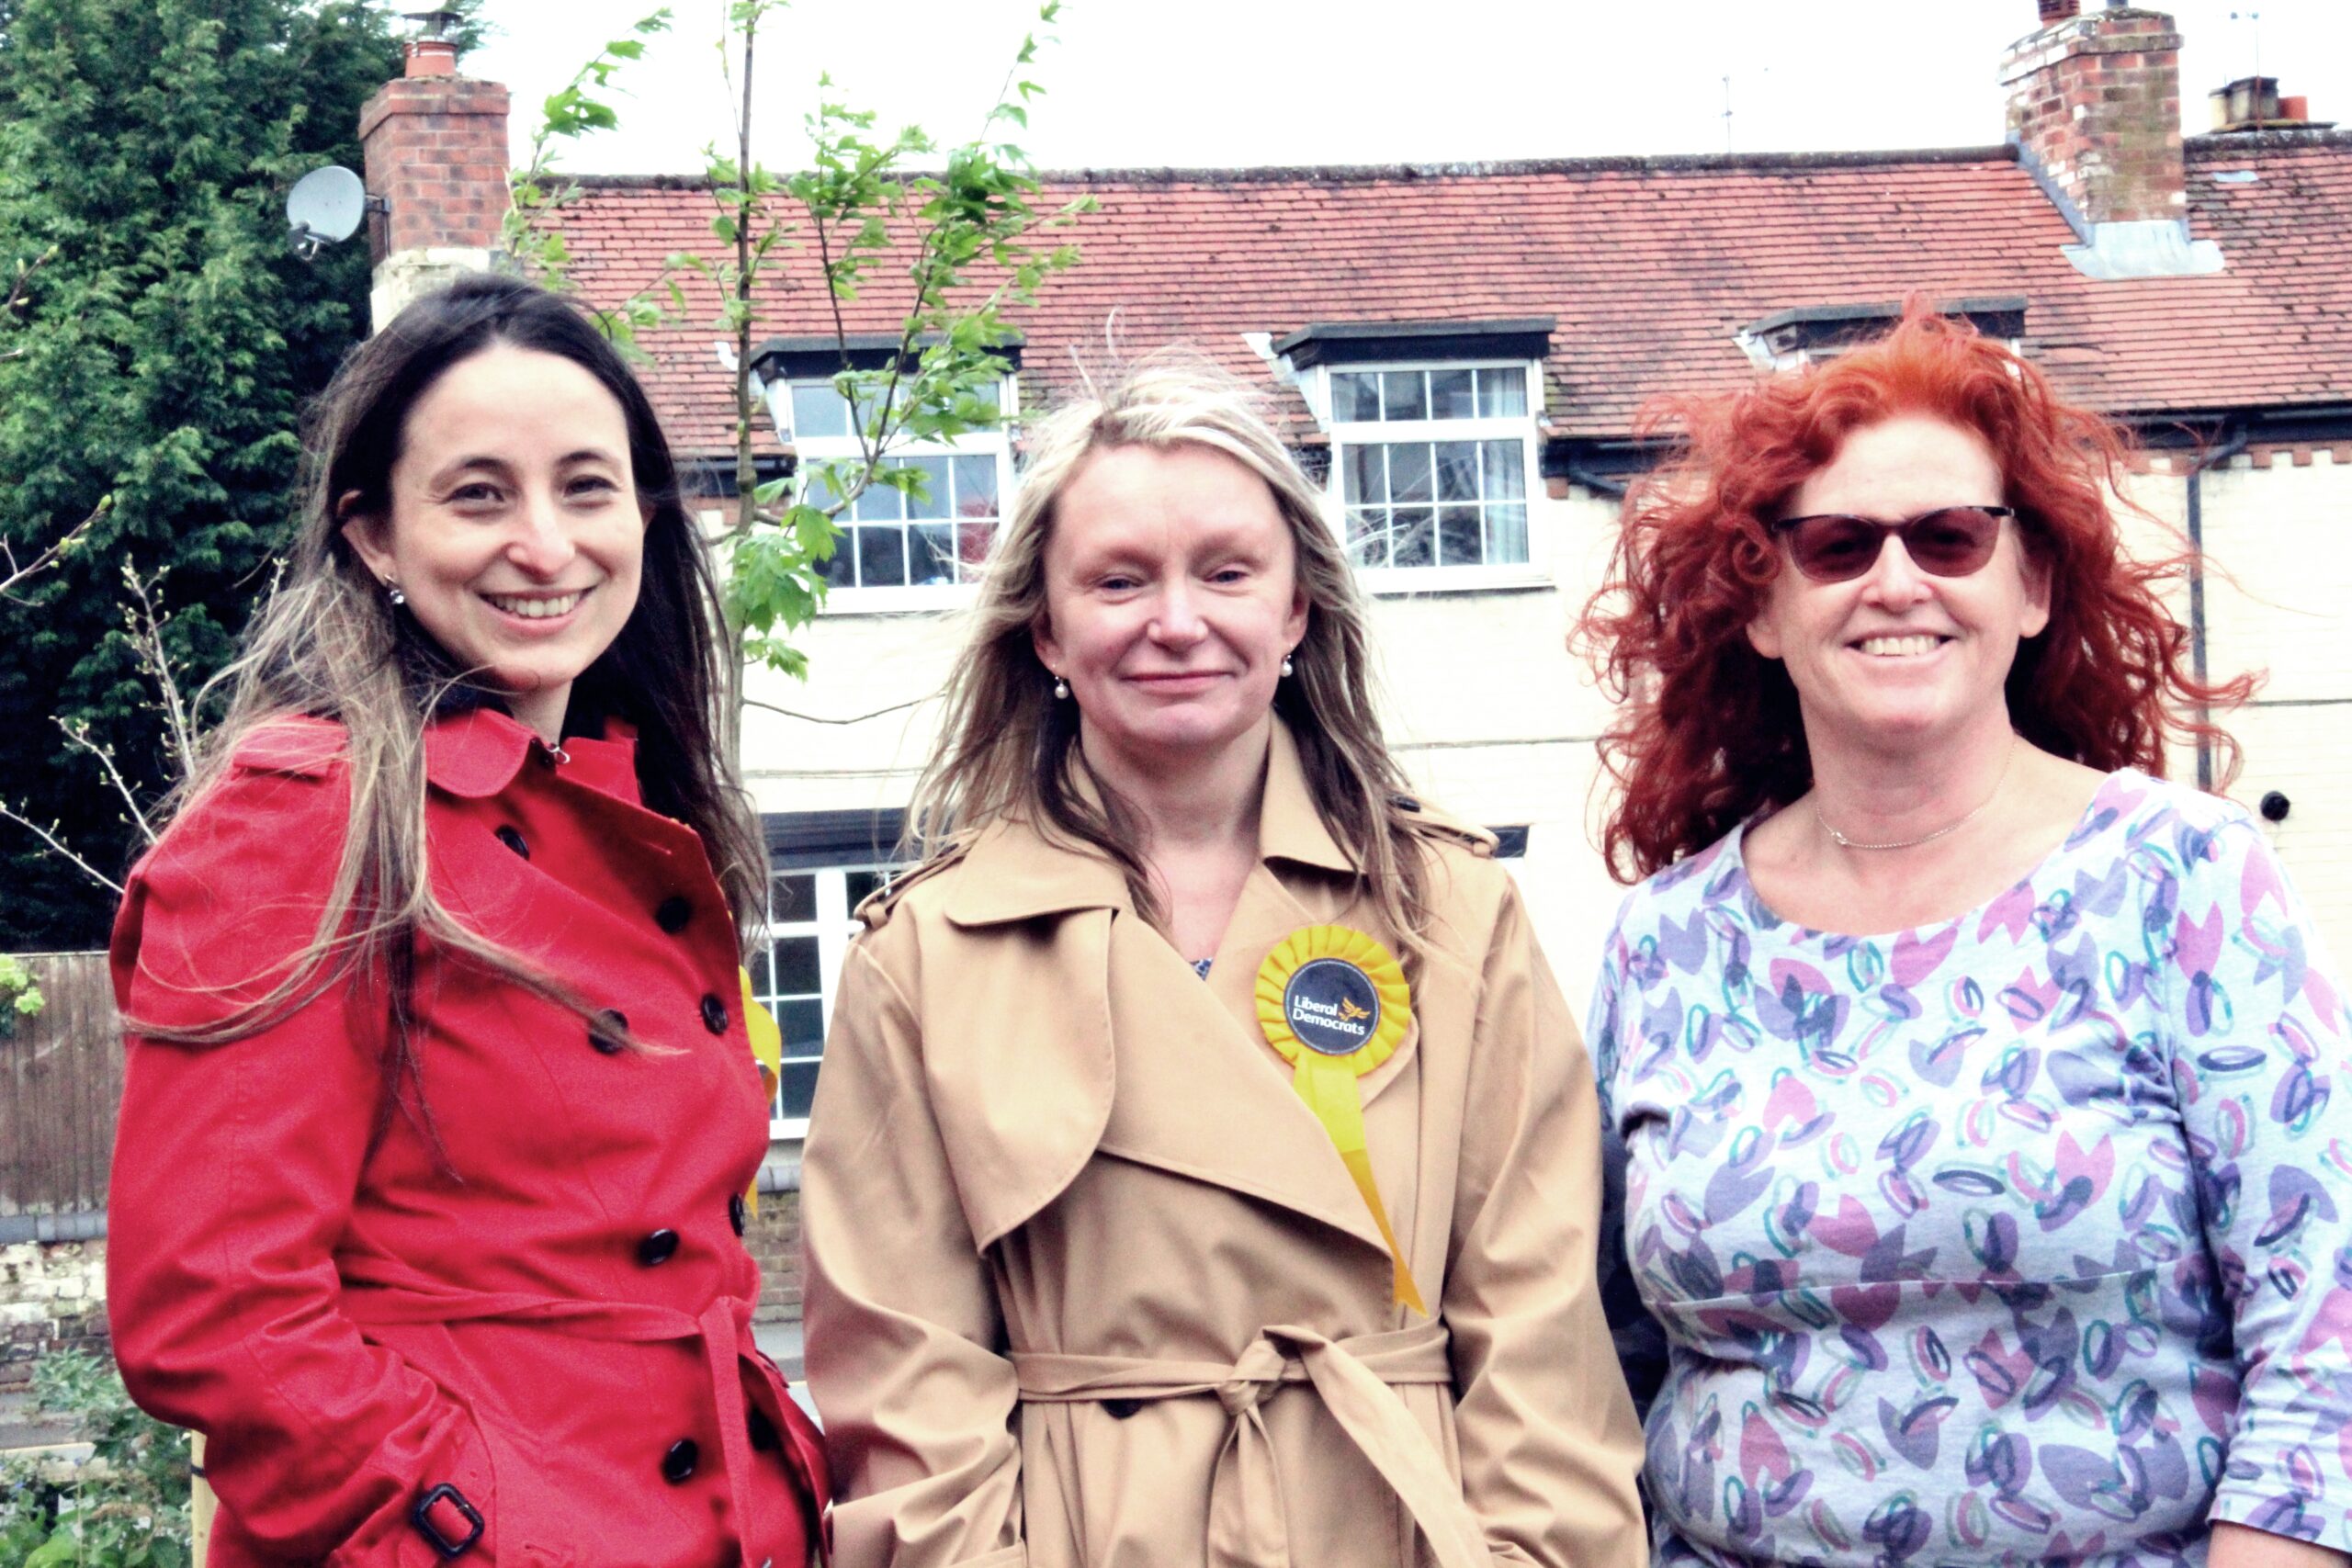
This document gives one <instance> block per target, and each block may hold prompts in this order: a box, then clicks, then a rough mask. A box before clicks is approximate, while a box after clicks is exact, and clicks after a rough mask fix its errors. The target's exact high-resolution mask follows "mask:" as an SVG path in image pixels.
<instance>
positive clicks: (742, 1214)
mask: <svg viewBox="0 0 2352 1568" xmlns="http://www.w3.org/2000/svg"><path fill="white" fill-rule="evenodd" d="M749 1213H750V1208H749V1205H747V1204H746V1203H745V1202H744V1201H743V1195H742V1194H741V1192H729V1194H728V1195H727V1223H728V1224H730V1225H733V1226H734V1227H735V1234H736V1235H742V1234H743V1226H744V1223H745V1221H746V1219H747V1218H748V1216H749Z"/></svg>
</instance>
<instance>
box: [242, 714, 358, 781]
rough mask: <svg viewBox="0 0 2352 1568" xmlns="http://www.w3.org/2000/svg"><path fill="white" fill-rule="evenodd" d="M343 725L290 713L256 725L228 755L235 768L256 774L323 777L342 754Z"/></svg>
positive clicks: (310, 777) (329, 720)
mask: <svg viewBox="0 0 2352 1568" xmlns="http://www.w3.org/2000/svg"><path fill="white" fill-rule="evenodd" d="M343 747H344V729H343V726H341V725H340V724H337V723H335V722H334V721H333V720H332V719H324V718H312V717H310V716H307V715H300V714H289V715H287V716H284V717H281V718H273V719H269V720H266V721H265V722H263V723H261V724H257V725H255V726H254V728H252V729H251V730H250V731H248V732H247V733H246V735H245V737H244V738H243V739H241V740H239V741H238V742H237V747H236V750H233V751H232V752H231V753H230V754H229V761H230V765H231V766H232V767H236V768H243V769H245V770H247V771H249V772H252V773H289V774H291V775H293V776H294V777H296V778H304V779H314V778H322V777H323V776H325V774H326V773H328V772H329V771H330V770H331V769H332V768H333V767H334V763H335V761H336V760H337V759H338V758H340V757H341V756H342V755H343Z"/></svg>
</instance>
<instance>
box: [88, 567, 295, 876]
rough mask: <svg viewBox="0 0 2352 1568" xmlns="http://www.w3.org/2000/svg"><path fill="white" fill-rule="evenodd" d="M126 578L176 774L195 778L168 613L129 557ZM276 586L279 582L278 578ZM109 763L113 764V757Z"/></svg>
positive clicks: (135, 630) (135, 638)
mask: <svg viewBox="0 0 2352 1568" xmlns="http://www.w3.org/2000/svg"><path fill="white" fill-rule="evenodd" d="M122 580H123V581H124V582H125V583H127V584H128V585H129V586H130V592H131V595H132V597H134V598H136V599H137V600H138V601H139V607H138V609H136V610H133V611H130V612H129V613H128V615H127V616H126V618H127V619H128V620H129V621H130V647H131V651H132V652H133V653H134V654H135V655H136V656H137V657H138V660H139V663H140V666H141V668H142V669H144V670H145V671H147V675H148V678H149V679H150V680H152V681H153V682H155V689H156V691H157V692H158V693H159V694H161V695H162V697H163V699H164V701H163V709H164V735H165V737H166V739H169V740H170V742H171V747H172V761H174V762H175V764H176V768H175V773H176V776H177V777H179V778H182V779H187V778H192V777H194V776H195V774H196V722H195V716H194V715H193V714H192V713H190V711H189V709H188V702H187V694H185V693H183V692H182V691H181V690H180V683H179V678H178V676H177V675H176V674H175V672H174V671H173V669H172V656H171V653H170V651H169V650H168V649H165V648H164V616H163V614H162V613H161V612H160V611H159V610H157V609H156V607H155V599H154V595H153V592H152V590H153V588H154V586H155V582H154V581H151V580H149V579H146V578H142V577H141V576H140V575H139V569H138V568H137V567H136V566H133V565H132V564H131V563H130V561H127V560H126V561H124V562H123V563H122ZM272 586H273V588H274V587H275V586H276V584H275V581H273V583H272ZM107 766H108V768H109V769H111V768H112V766H113V762H112V761H111V759H109V760H108V762H107ZM120 782H121V780H120V777H119V775H118V776H117V779H116V783H117V784H120ZM126 793H128V792H126ZM131 809H132V810H133V811H134V812H136V811H137V810H138V807H135V806H134V807H132V808H131ZM140 826H141V828H142V829H143V828H144V827H145V826H146V818H144V817H143V816H142V817H141V818H140ZM148 840H149V841H150V842H151V843H152V842H153V840H154V835H153V833H150V834H148Z"/></svg>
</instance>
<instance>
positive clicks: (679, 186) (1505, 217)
mask: <svg viewBox="0 0 2352 1568" xmlns="http://www.w3.org/2000/svg"><path fill="white" fill-rule="evenodd" d="M2187 161H2188V193H2189V211H2190V222H2191V227H2192V231H2193V232H2194V233H2195V234H2196V235H2197V237H2199V238H2200V239H2210V240H2213V241H2216V242H2218V243H2220V245H2221V248H2222V254H2223V255H2224V256H2225V257H2226V258H2227V263H2228V265H2227V267H2226V269H2225V270H2224V271H2222V272H2221V273H2219V274H2215V275H2212V276H2203V277H2186V278H2165V279H2155V280H2147V281H2137V282H2109V283H2101V282H2094V281H2092V280H2090V279H2088V278H2086V277H2084V276H2081V275H2080V274H2079V273H2077V272H2076V271H2075V268H2074V267H2073V266H2072V265H2070V264H2069V263H2068V262H2067V260H2066V259H2065V256H2064V254H2063V250H2062V247H2064V246H2065V245H2068V244H2070V243H2074V240H2075V235H2074V233H2073V232H2072V231H2071V230H2070V229H2069V228H2068V227H2067V225H2066V222H2065V220H2064V219H2063V218H2062V217H2061V216H2060V215H2059V213H2058V212H2057V210H2056V209H2054V208H2052V205H2051V204H2050V202H2049V200H2048V199H2047V198H2046V197H2044V196H2043V195H2042V194H2041V190H2040V189H2039V188H2038V187H2037V186H2035V185H2034V183H2033V181H2032V180H2031V178H2030V176H2029V175H2028V174H2027V172H2026V171H2025V170H2024V169H2023V168H2021V167H2019V166H2018V164H2017V163H2016V161H2015V160H2014V158H2013V156H2012V155H2011V154H2010V153H2009V152H2007V150H2006V149H2000V148H1990V149H1963V150H1958V151H1944V152H1920V153H1871V154H1812V155H1803V156H1792V157H1780V158H1761V159H1731V158H1684V159H1656V160H1609V161H1595V162H1586V163H1563V164H1495V165H1480V166H1469V167H1464V168H1458V169H1436V170H1421V169H1405V168H1388V169H1318V170H1228V171H1194V170H1170V171H1148V172H1112V173H1100V174H1097V173H1091V172H1090V173H1080V174H1070V175H1049V176H1047V183H1046V189H1045V191H1044V192H1043V193H1042V199H1041V202H1040V206H1041V207H1052V206H1058V205H1059V204H1061V203H1062V202H1065V201H1068V200H1070V199H1072V198H1074V197H1080V196H1091V197H1093V198H1094V199H1095V200H1096V201H1097V202H1098V203H1099V204H1100V208H1099V210H1097V211H1096V212H1094V213H1091V214H1090V215H1088V216H1086V217H1083V218H1081V219H1080V220H1078V222H1077V224H1076V226H1075V228H1074V229H1073V231H1071V233H1070V236H1069V237H1071V238H1073V239H1074V240H1075V241H1076V242H1077V243H1078V245H1079V248H1080V264H1079V265H1077V266H1076V267H1075V268H1073V269H1072V270H1070V271H1069V272H1068V273H1065V274H1063V275H1061V276H1058V277H1057V278H1056V279H1055V280H1054V281H1053V282H1052V283H1051V284H1049V285H1048V287H1047V288H1046V291H1045V293H1044V295H1043V297H1042V298H1041V299H1039V301H1038V303H1037V304H1036V305H1035V307H1034V308H1032V309H1030V310H1025V311H1023V312H1020V313H1019V314H1018V315H1017V316H1016V318H1015V321H1016V324H1017V325H1018V326H1019V328H1020V329H1021V331H1022V333H1023V338H1024V344H1023V402H1024V403H1025V404H1026V405H1027V406H1030V407H1032V408H1035V407H1037V406H1040V405H1041V404H1044V403H1047V402H1050V401H1051V400H1053V399H1054V398H1055V397H1056V396H1057V395H1059V394H1060V393H1062V392H1064V391H1065V390H1067V389H1068V388H1069V384H1070V383H1071V381H1072V379H1073V365H1074V363H1075V356H1081V355H1091V357H1093V358H1095V359H1097V360H1100V359H1102V358H1104V357H1106V356H1107V354H1108V352H1109V350H1108V347H1107V345H1108V344H1113V343H1115V344H1116V345H1117V347H1118V348H1120V349H1122V350H1125V351H1130V352H1132V351H1136V350H1139V349H1142V348H1147V347H1150V346H1154V345H1156V344H1160V343H1163V342H1168V341H1172V340H1183V341H1187V342H1190V343H1193V344H1196V345H1198V346H1199V347H1201V348H1203V349H1204V350H1206V351H1207V352H1209V353H1210V354H1212V355H1216V357H1217V358H1219V359H1220V360H1222V361H1224V362H1225V363H1227V365H1229V366H1230V367H1233V368H1234V369H1236V370H1238V371H1242V372H1244V373H1246V374H1251V375H1262V374H1264V368H1265V367H1264V362H1263V361H1262V360H1261V359H1260V358H1259V357H1258V355H1257V354H1256V353H1255V352H1254V351H1253V350H1252V349H1251V348H1250V346H1249V344H1247V343H1246V342H1245V341H1244V336H1243V334H1245V333H1269V334H1271V335H1272V336H1275V337H1280V336H1282V335H1283V333H1289V332H1293V331H1295V330H1296V329H1298V328H1300V327H1302V326H1304V325H1306V323H1308V322H1309V321H1477V320H1493V319H1500V318H1510V317H1524V316H1552V317H1555V318H1556V321H1557V325H1556V327H1555V330H1554V333H1553V337H1552V352H1551V355H1550V358H1549V362H1548V365H1547V380H1548V383H1549V392H1548V396H1547V400H1546V401H1547V410H1546V412H1547V414H1548V416H1549V418H1550V420H1551V423H1552V424H1553V426H1554V428H1555V430H1556V431H1557V432H1559V433H1560V434H1567V435H1571V436H1580V437H1585V436H1589V437H1599V438H1608V437H1614V436H1622V435H1623V434H1626V433H1627V432H1628V431H1629V430H1630V428H1631V426H1632V423H1633V420H1634V412H1635V411H1636V410H1637V409H1638V408H1639V407H1640V405H1641V404H1642V403H1643V402H1644V401H1645V400H1648V399H1650V398H1652V397H1654V396H1657V395H1659V394H1664V393H1675V392H1691V391H1703V390H1712V389H1724V388H1729V387H1733V386H1736V385H1737V384H1738V383H1739V382H1740V381H1741V380H1743V379H1744V378H1747V377H1748V376H1750V375H1752V374H1753V372H1752V370H1751V369H1750V367H1749V365H1748V361H1747V357H1746V356H1745V355H1743V354H1742V353H1741V351H1740V349H1739V348H1738V347H1737V346H1736V344H1735V343H1734V341H1733V337H1732V334H1733V332H1734V331H1735V330H1736V328H1738V327H1740V326H1742V325H1744V324H1746V323H1748V322H1751V321H1758V320H1759V319H1760V318H1762V317H1764V316H1767V315H1770V314H1771V313H1772V312H1774V311H1776V310H1786V309H1788V308H1790V307H1792V306H1798V305H1824V304H1857V303H1864V302H1870V301H1878V300H1891V299H1900V298H1902V297H1903V296H1905V294H1908V293H1911V292H1913V291H1918V292H1922V293H1924V294H1926V295H1928V296H1929V297H1930V298H1950V297H1957V296H1966V295H2014V294H2021V295H2024V296H2025V297H2026V299H2027V300H2028V307H2027V313H2026V327H2025V333H2026V335H2025V345H2026V348H2027V351H2028V352H2029V353H2030V354H2031V355H2033V356H2034V357H2035V358H2036V359H2037V360H2038V361H2039V362H2040V363H2041V364H2042V365H2043V366H2044V367H2046V368H2047V369H2049V370H2050V372H2051V373H2052V376H2053V377H2055V378H2057V380H2058V381H2059V383H2060V385H2061V386H2062V388H2063V389H2064V390H2065V391H2066V392H2067V393H2068V395H2070V396H2072V397H2074V398H2076V399H2078V400H2083V401H2085V402H2087V403H2089V404H2091V405H2092V406H2094V407H2097V408H2100V409H2104V410H2107V411H2109V412H2117V413H2127V412H2128V413H2145V412H2191V411H2199V410H2213V409H2222V408H2270V407H2279V406H2286V405H2291V404H2297V403H2312V402H2322V401H2341V400H2345V399H2346V398H2347V397H2352V245H2347V244H2346V243H2345V240H2346V235H2348V234H2352V134H2346V133H2316V132H2303V133H2293V134H2289V135H2265V136H2256V137H2229V138H2223V137H2212V138H2196V139H2192V140H2190V141H2188V146H2187ZM2231 170H2250V171H2252V172H2253V173H2254V174H2255V175H2256V176H2257V177H2256V179H2255V180H2254V181H2252V182H2250V183H2231V184H2222V183H2219V182H2217V181H2216V180H2215V179H2214V177H2213V176H2214V175H2216V174H2218V173H2222V172H2224V171H2231ZM713 210H714V209H713V207H712V204H711V201H710V198H709V197H708V195H707V193H706V192H704V191H703V190H701V189H699V188H697V186H695V184H694V183H693V182H690V181H683V180H643V179H609V180H590V181H588V182H586V188H585V190H584V192H583V194H582V197H581V198H580V199H579V200H578V201H577V202H576V203H574V204H572V205H571V206H568V207H566V208H563V209H560V217H559V219H558V221H560V223H561V225H562V227H563V229H564V230H565V231H566V234H567V237H568V239H569V241H570V243H571V252H572V254H573V256H574V258H575V265H574V274H575V276H576V277H577V278H578V280H579V283H580V285H581V288H582V292H583V293H584V294H585V295H586V296H587V297H588V298H589V299H592V300H594V301H595V302H597V303H599V304H611V303H613V302H615V301H616V300H618V299H622V298H625V297H627V296H628V295H629V294H631V293H633V292H636V291H639V290H642V289H648V288H657V285H658V282H659V280H660V279H661V278H662V275H663V272H664V265H665V258H667V257H669V256H670V255H672V254H674V253H677V252H681V251H689V250H692V251H704V252H710V251H714V250H715V249H716V248H717V247H716V242H715V241H713V239H712V238H711V234H710V230H709V220H710V216H711V213H712V211H713ZM682 287H683V288H684V294H685V297H686V299H687V301H688V310H687V311H686V317H685V323H686V324H683V325H673V326H668V327H664V328H662V329H660V330H658V331H655V332H653V333H649V334H647V335H646V336H645V338H644V344H645V346H646V347H647V348H648V349H649V351H650V354H651V355H652V363H651V365H650V367H649V368H648V370H647V373H646V379H647V381H648V384H649V387H650V390H651V392H652V394H653V397H654V400H655V402H656V405H657V406H658V407H659V408H660V409H661V411H662V415H663V417H664V419H665V421H666V422H667V423H668V424H669V428H670V431H671V435H672V439H673V442H674V443H675V444H676V445H677V446H678V447H679V449H680V451H681V452H682V453H690V454H698V455H707V454H712V453H717V452H720V451H724V450H727V449H729V447H730V446H731V444H732V399H731V395H730V391H729V384H728V378H727V377H726V374H725V373H724V372H723V371H722V369H721V368H720V366H719V362H718V355H717V354H716V352H715V348H714V344H716V342H717V341H718V336H719V332H718V328H717V327H716V326H715V325H714V324H713V323H714V322H715V320H716V318H717V316H718V299H717V296H716V294H715V293H714V291H713V290H712V288H711V287H710V286H709V284H708V283H707V281H706V280H703V279H700V278H688V279H685V280H684V281H683V282H682ZM761 303H762V308H763V321H762V324H761V333H762V335H763V336H769V335H777V336H789V335H796V334H806V333H820V332H826V331H830V330H831V312H830V311H829V310H827V309H826V306H825V303H824V295H823V291H822V286H821V283H820V276H819V273H818V268H817V261H816V257H815V255H814V254H813V250H811V249H810V248H807V247H804V248H802V249H800V250H797V251H796V252H793V253H791V254H789V255H788V256H787V257H786V260H785V262H784V264H783V265H782V266H781V267H780V268H779V269H778V271H777V273H776V274H775V280H774V282H772V283H771V284H770V285H769V286H768V287H767V288H765V289H764V290H763V297H762V301H761ZM904 303H905V300H904V294H903V289H901V288H896V287H894V286H893V284H892V282H891V280H889V279H888V278H886V277H882V276H878V275H877V276H876V278H875V279H874V281H873V283H872V284H871V286H870V287H869V288H868V289H867V290H866V292H865V295H864V297H863V298H861V299H859V300H858V301H856V302H855V303H854V305H853V306H851V307H850V308H849V309H848V310H847V311H846V312H845V313H846V317H847V321H848V324H849V327H850V330H852V331H865V332H873V331H888V330H894V329H895V328H896V326H897V324H898V317H899V312H900V311H901V310H903V308H904ZM1291 397H1292V408H1291V411H1290V412H1291V417H1292V418H1293V420H1294V421H1295V423H1299V424H1301V425H1303V424H1304V423H1305V422H1306V411H1305V409H1304V407H1303V405H1299V404H1297V402H1296V400H1295V394H1292V395H1291ZM760 435H761V439H762V444H763V448H766V447H771V446H772V441H771V440H770V437H769V434H768V432H766V431H765V430H764V429H763V430H762V431H761V432H760Z"/></svg>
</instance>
